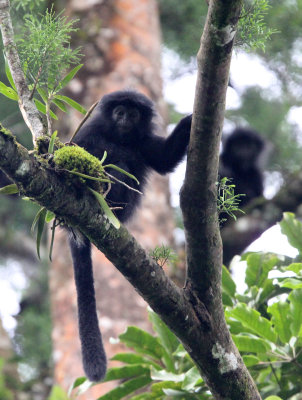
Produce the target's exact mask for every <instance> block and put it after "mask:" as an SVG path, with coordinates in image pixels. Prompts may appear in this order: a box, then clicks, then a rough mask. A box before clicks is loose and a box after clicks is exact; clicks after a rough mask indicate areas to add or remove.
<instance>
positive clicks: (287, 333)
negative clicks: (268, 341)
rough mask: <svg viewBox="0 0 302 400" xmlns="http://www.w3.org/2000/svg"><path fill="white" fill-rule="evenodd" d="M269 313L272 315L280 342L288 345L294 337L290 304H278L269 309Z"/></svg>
mask: <svg viewBox="0 0 302 400" xmlns="http://www.w3.org/2000/svg"><path fill="white" fill-rule="evenodd" d="M267 311H268V312H269V313H270V314H271V315H272V323H273V324H274V326H275V331H276V332H277V333H278V335H279V338H280V340H281V341H282V342H283V343H288V342H289V340H290V338H291V337H292V333H291V330H290V324H291V322H292V320H291V318H290V317H291V316H290V312H289V304H288V303H285V302H281V301H279V302H277V303H274V304H272V305H271V306H269V307H268V308H267Z"/></svg>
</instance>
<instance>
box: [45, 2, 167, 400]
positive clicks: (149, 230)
mask: <svg viewBox="0 0 302 400" xmlns="http://www.w3.org/2000/svg"><path fill="white" fill-rule="evenodd" d="M58 6H60V7H64V8H65V10H66V13H67V14H69V15H71V16H75V17H77V18H79V27H80V32H81V34H76V35H75V36H74V40H73V45H74V46H75V47H77V46H82V53H83V54H84V61H85V65H84V67H83V68H82V69H81V70H80V71H79V73H78V75H77V76H76V78H75V79H74V80H73V81H72V82H71V84H70V86H69V88H68V93H67V94H68V95H70V96H71V97H72V98H75V100H77V101H78V102H80V103H82V104H85V105H86V106H87V107H89V106H90V105H91V104H93V103H94V102H95V101H96V100H98V99H99V98H101V97H102V96H103V95H104V94H105V93H108V92H111V91H114V90H121V89H126V88H131V89H136V90H138V91H141V92H143V93H145V94H146V95H147V96H149V97H151V98H152V100H153V101H154V102H155V103H156V105H157V109H159V110H160V112H161V114H162V115H163V116H164V117H165V106H164V102H163V98H162V81H161V66H160V58H161V37H160V27H159V18H158V10H157V2H156V1H155V0H144V1H141V0H110V1H108V0H106V1H102V2H97V3H94V5H91V3H90V2H85V1H75V0H68V1H65V4H62V2H60V4H59V5H58ZM83 33H85V35H84V39H83ZM78 122H79V118H78V115H77V114H76V113H72V114H71V116H70V118H69V119H67V118H66V116H64V121H63V124H64V125H65V129H64V126H63V124H62V123H61V124H60V126H59V133H60V135H61V133H62V130H63V131H65V132H66V134H68V135H69V136H70V135H71V134H72V132H73V131H74V130H75V129H76V127H77V124H78ZM62 128H63V129H62ZM70 128H71V129H70ZM157 134H164V129H163V126H162V124H161V123H159V132H157ZM128 226H129V229H130V231H131V232H132V233H133V234H134V236H135V237H136V238H137V239H139V241H140V242H141V243H142V244H143V246H145V247H146V248H149V249H152V248H154V247H155V246H156V245H161V244H163V243H164V244H171V242H172V234H173V228H174V222H173V216H172V212H171V208H170V205H169V185H168V178H167V177H162V176H159V175H158V174H155V173H154V174H153V175H152V176H151V177H150V179H149V185H148V187H147V188H146V191H145V193H144V196H143V202H142V206H141V207H140V210H139V212H138V213H137V214H136V215H135V218H134V219H133V220H132V221H130V223H129V224H128ZM67 246H68V245H67V243H66V241H65V237H64V234H62V233H59V234H58V235H56V240H55V245H54V252H53V263H52V267H51V275H50V288H51V303H52V315H53V322H54V330H53V343H54V354H55V371H54V372H55V381H56V382H57V383H58V384H60V385H61V386H62V387H64V388H68V387H69V385H70V383H71V382H72V380H73V379H74V378H75V377H77V376H81V375H83V370H82V366H81V355H80V345H79V340H77V339H76V340H75V338H78V333H77V329H78V328H77V309H76V302H75V298H76V295H75V287H74V283H73V275H72V272H71V271H72V268H71V259H70V256H69V252H67V251H66V248H67ZM62 255H64V257H63V256H62ZM93 264H94V276H95V287H96V296H97V307H98V310H99V313H100V317H99V322H100V327H101V330H102V334H103V337H104V342H105V346H106V352H107V354H108V358H110V357H111V356H113V355H114V354H115V353H116V352H118V351H120V350H122V347H121V345H119V346H118V345H112V344H110V343H109V339H110V337H117V336H118V335H119V334H120V333H122V332H123V331H124V330H125V328H126V327H127V326H128V325H137V326H140V327H141V328H143V329H150V326H149V323H148V320H147V312H146V308H147V307H146V303H145V302H144V301H143V300H142V298H141V297H140V296H139V295H138V294H137V293H136V292H135V290H134V289H133V288H132V287H131V285H130V284H129V283H128V282H127V281H126V280H125V279H124V278H123V277H122V275H121V274H120V273H119V272H118V271H117V270H116V269H115V268H113V267H112V265H111V263H110V262H109V261H108V260H107V259H106V258H105V257H104V255H103V254H101V253H100V252H99V251H93ZM63 310H64V312H63ZM109 385H113V383H107V384H106V386H107V387H108V386H109ZM104 391H106V388H105V384H104V385H99V386H97V387H95V388H93V389H92V390H90V391H89V394H86V397H85V400H87V399H88V397H87V396H91V399H95V398H96V397H97V396H99V395H101V394H102V393H103V392H104Z"/></svg>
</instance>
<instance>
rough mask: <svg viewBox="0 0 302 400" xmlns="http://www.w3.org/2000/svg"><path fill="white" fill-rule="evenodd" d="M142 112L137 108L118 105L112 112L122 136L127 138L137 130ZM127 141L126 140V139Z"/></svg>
mask: <svg viewBox="0 0 302 400" xmlns="http://www.w3.org/2000/svg"><path fill="white" fill-rule="evenodd" d="M140 118H141V115H140V112H139V110H138V109H137V108H135V107H131V106H125V105H118V106H116V107H114V109H113V110H112V120H113V122H114V125H115V127H116V129H117V132H118V133H119V134H120V135H123V136H126V135H127V134H130V133H131V132H132V133H133V131H134V130H135V128H136V127H137V126H138V124H139V122H140ZM124 139H126V138H124Z"/></svg>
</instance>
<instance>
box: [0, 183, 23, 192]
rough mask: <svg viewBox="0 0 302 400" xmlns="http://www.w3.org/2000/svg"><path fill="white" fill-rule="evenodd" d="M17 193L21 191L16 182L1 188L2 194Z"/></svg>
mask: <svg viewBox="0 0 302 400" xmlns="http://www.w3.org/2000/svg"><path fill="white" fill-rule="evenodd" d="M16 193H19V189H18V186H17V185H16V184H15V183H12V184H11V185H7V186H3V187H2V188H0V194H16Z"/></svg>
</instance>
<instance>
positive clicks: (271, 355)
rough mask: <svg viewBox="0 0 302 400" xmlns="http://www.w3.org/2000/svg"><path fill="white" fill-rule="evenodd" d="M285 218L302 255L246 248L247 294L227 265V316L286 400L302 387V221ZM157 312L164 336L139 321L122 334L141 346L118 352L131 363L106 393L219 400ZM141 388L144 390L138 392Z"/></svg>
mask: <svg viewBox="0 0 302 400" xmlns="http://www.w3.org/2000/svg"><path fill="white" fill-rule="evenodd" d="M280 225H281V227H282V231H283V232H284V233H286V235H287V237H288V240H289V241H290V243H291V244H292V245H293V246H294V247H296V248H297V249H298V250H299V252H300V255H299V257H298V259H296V260H292V259H290V258H286V257H284V256H278V255H276V254H271V253H247V254H245V255H244V256H243V257H242V259H241V261H244V262H245V263H246V277H245V284H246V289H245V291H244V293H243V294H241V293H238V292H237V290H236V284H235V282H234V281H233V279H232V277H231V275H230V273H229V271H228V270H227V269H226V268H225V267H223V271H222V291H223V303H224V306H225V315H226V320H227V323H228V325H229V328H230V331H231V334H232V337H233V340H234V342H235V344H236V346H237V347H238V349H239V351H240V353H241V355H242V356H243V360H244V362H245V364H246V365H247V367H248V368H249V370H250V373H251V374H252V376H253V378H254V380H255V382H256V383H257V385H258V388H259V390H260V392H261V395H262V398H264V399H266V400H282V399H283V400H285V399H289V398H292V397H291V396H294V395H295V394H298V393H300V392H301V391H302V382H301V368H302V328H301V326H302V258H301V257H302V242H301V232H302V223H301V222H299V221H297V220H296V219H295V218H294V215H292V214H290V213H286V214H284V218H283V220H282V222H281V223H280ZM288 275H291V276H290V277H289V276H288ZM149 318H150V320H151V322H152V326H153V330H154V332H155V334H156V336H152V335H150V334H149V333H147V332H145V331H143V330H141V329H139V328H137V327H133V326H131V327H129V328H128V329H127V331H126V332H125V333H123V334H122V335H120V336H119V340H120V341H121V342H122V343H124V344H125V345H126V346H127V347H130V348H131V349H133V350H134V352H131V353H130V352H127V353H120V354H117V355H116V356H114V357H113V359H112V360H115V361H119V362H123V363H124V366H120V367H116V368H111V369H109V371H108V373H107V376H106V378H105V381H111V380H117V379H122V380H123V384H122V385H120V386H119V387H118V388H116V389H113V390H111V391H109V392H108V393H106V394H105V395H104V396H101V397H100V398H99V399H98V400H105V399H112V398H114V399H124V398H126V396H129V395H131V397H127V398H131V399H132V400H141V399H144V400H145V399H158V400H160V399H163V400H165V399H170V398H173V399H174V398H175V399H176V398H180V399H190V400H191V399H192V400H193V399H194V400H196V399H200V400H205V399H211V398H212V396H211V394H210V392H209V391H208V389H207V386H206V385H205V383H204V382H203V380H202V379H201V377H200V374H199V371H198V370H197V368H196V367H195V366H194V364H193V362H192V360H191V359H190V357H189V355H188V353H187V352H186V351H185V349H184V348H183V346H182V345H181V344H180V342H179V341H178V339H177V338H176V336H175V335H174V334H173V333H172V332H171V331H170V330H169V329H168V328H167V326H166V325H165V324H164V323H163V322H162V321H161V319H160V318H159V317H158V316H157V314H155V313H154V312H153V311H149ZM92 385H94V384H93V383H89V382H88V381H87V380H86V379H85V378H79V380H77V381H76V382H75V383H74V385H73V387H72V388H71V390H72V389H74V390H78V391H81V393H82V391H85V390H87V388H89V387H91V386H92ZM138 389H140V394H136V391H137V390H138ZM293 398H294V397H293Z"/></svg>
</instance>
